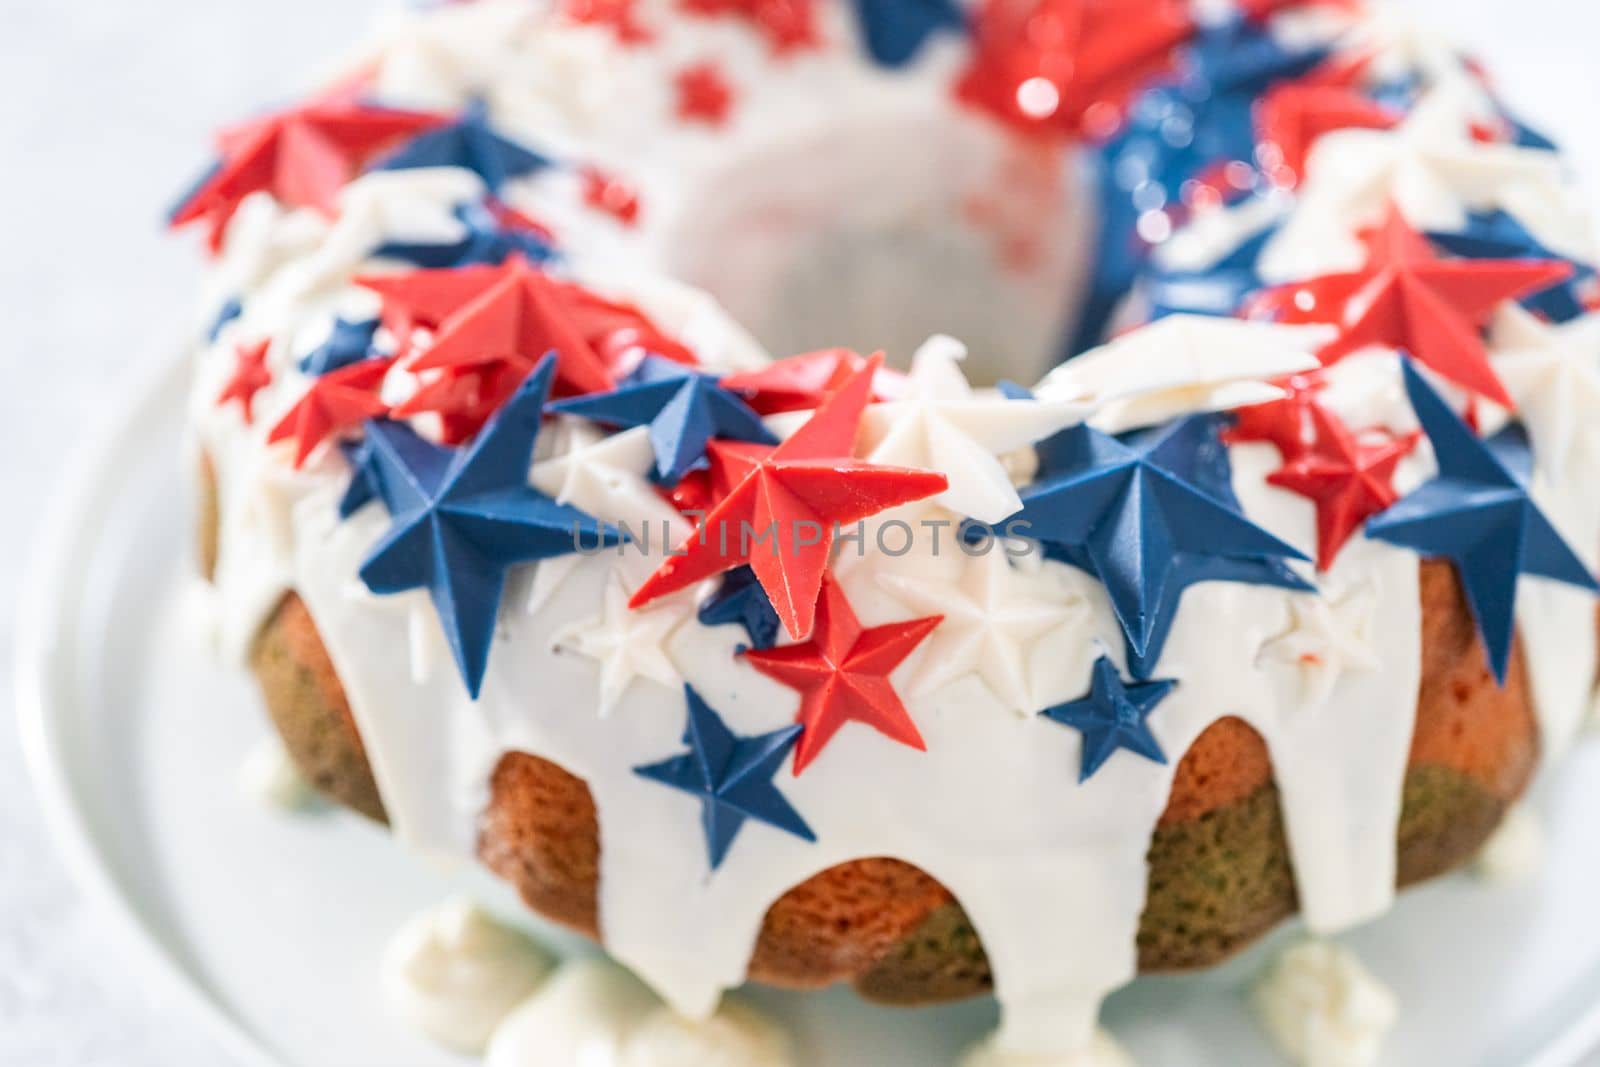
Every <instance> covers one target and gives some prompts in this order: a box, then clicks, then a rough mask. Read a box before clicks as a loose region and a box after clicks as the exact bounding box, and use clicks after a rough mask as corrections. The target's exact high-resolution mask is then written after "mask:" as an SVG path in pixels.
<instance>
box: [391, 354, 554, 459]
mask: <svg viewBox="0 0 1600 1067" xmlns="http://www.w3.org/2000/svg"><path fill="white" fill-rule="evenodd" d="M526 377H527V371H526V369H525V368H521V367H517V366H513V365H511V364H507V363H500V364H496V365H494V366H490V367H481V368H473V369H468V370H458V371H444V372H441V373H438V374H434V375H429V376H427V377H426V378H425V379H424V380H423V381H422V382H421V383H420V384H419V385H418V386H417V389H416V391H415V392H413V393H412V394H411V395H410V396H408V397H407V398H406V399H405V400H403V401H401V402H400V403H399V404H397V405H395V409H394V411H393V412H392V413H391V414H393V415H394V416H395V417H396V418H402V419H409V418H412V417H414V416H417V415H429V414H431V415H436V416H438V419H439V439H440V441H442V442H443V443H444V444H447V445H459V444H461V443H463V442H465V441H470V440H472V439H473V438H474V437H476V436H477V435H478V431H479V430H481V429H483V426H484V424H485V423H487V422H488V421H489V419H490V417H491V416H493V415H494V413H495V412H497V411H499V410H500V407H501V405H502V404H504V403H505V402H506V401H507V400H509V399H511V395H512V394H513V393H515V392H516V391H517V386H518V385H520V384H521V383H522V380H523V379H524V378H526Z"/></svg>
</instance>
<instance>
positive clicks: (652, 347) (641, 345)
mask: <svg viewBox="0 0 1600 1067" xmlns="http://www.w3.org/2000/svg"><path fill="white" fill-rule="evenodd" d="M556 285H557V289H558V290H559V291H560V293H561V297H562V300H563V301H564V302H565V303H566V306H567V307H568V309H570V311H571V312H572V316H573V318H574V319H575V320H576V321H577V323H578V328H579V329H580V330H581V331H582V333H583V335H584V337H585V339H587V340H588V342H589V344H591V345H592V346H594V350H595V351H596V352H598V353H600V358H601V359H602V360H604V361H605V364H606V370H607V371H608V372H609V373H610V375H611V377H612V378H613V379H614V380H616V381H621V380H622V379H623V378H626V377H627V376H628V375H630V374H632V373H633V372H634V371H635V370H637V369H638V366H639V361H640V360H642V359H643V358H644V357H645V355H646V354H647V353H648V354H649V355H653V356H660V357H661V358H662V359H670V360H672V361H673V362H674V363H682V364H684V365H685V366H689V367H693V366H696V365H698V364H699V362H700V360H699V358H698V357H696V356H695V354H694V352H693V351H692V350H691V349H690V348H689V347H688V346H687V345H685V344H683V343H681V342H679V341H675V340H673V339H672V338H670V337H668V336H667V335H666V334H664V333H662V332H661V330H660V328H659V327H657V326H656V324H655V323H654V322H652V321H650V318H649V316H647V315H646V314H645V313H644V312H642V311H640V310H639V309H638V308H636V307H633V306H631V305H629V304H621V303H618V302H616V301H614V300H607V299H605V298H604V297H601V296H598V295H596V294H595V293H592V292H590V291H589V290H587V289H584V288H582V287H581V286H577V285H573V284H571V283H570V282H557V283H556Z"/></svg>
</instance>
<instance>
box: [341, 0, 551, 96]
mask: <svg viewBox="0 0 1600 1067" xmlns="http://www.w3.org/2000/svg"><path fill="white" fill-rule="evenodd" d="M534 24H535V13H534V10H533V9H532V8H530V7H529V6H528V5H527V4H526V3H524V2H522V0H484V2H479V3H475V4H455V5H450V6H446V7H439V8H435V9H433V10H430V11H425V12H408V13H406V14H403V15H400V16H398V17H396V18H393V19H391V20H390V21H389V22H388V24H387V25H385V26H384V27H383V28H382V29H381V31H380V36H379V40H378V44H377V46H376V47H375V48H374V49H373V50H372V52H371V53H370V54H369V55H368V57H367V62H368V63H369V64H371V69H372V91H373V93H374V94H375V95H377V96H378V97H379V98H380V99H382V100H384V101H386V102H389V103H391V104H393V105H396V106H405V107H421V108H439V109H451V108H458V107H461V106H463V105H465V104H466V103H467V102H468V101H470V100H472V99H473V98H474V97H478V96H482V95H484V94H485V92H487V91H488V90H490V89H491V88H493V87H494V86H495V85H497V84H500V83H501V82H503V81H504V80H505V75H506V74H507V73H508V72H507V70H506V66H507V65H508V64H509V63H510V62H512V60H513V59H514V55H515V50H516V46H517V45H518V44H519V43H522V42H523V41H524V39H525V36H526V34H525V31H526V30H527V29H528V28H529V27H531V26H533V25H534Z"/></svg>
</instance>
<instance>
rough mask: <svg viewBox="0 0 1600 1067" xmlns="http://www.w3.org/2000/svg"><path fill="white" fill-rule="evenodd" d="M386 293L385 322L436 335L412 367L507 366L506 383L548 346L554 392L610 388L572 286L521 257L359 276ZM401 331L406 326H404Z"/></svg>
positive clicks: (528, 369) (519, 376)
mask: <svg viewBox="0 0 1600 1067" xmlns="http://www.w3.org/2000/svg"><path fill="white" fill-rule="evenodd" d="M357 281H358V283H359V284H361V285H363V286H365V287H366V288H368V289H371V290H373V291H374V292H376V293H378V295H379V296H381V297H382V298H383V308H384V319H385V323H386V325H389V326H390V327H391V329H396V331H397V333H399V335H400V336H404V335H405V334H406V333H409V330H408V329H405V327H407V326H408V325H417V326H425V327H428V328H430V329H432V330H433V341H432V343H431V344H430V345H428V347H427V348H426V349H425V350H423V351H422V352H421V353H420V354H419V355H417V356H416V357H414V358H413V359H412V361H411V364H410V369H412V370H415V371H427V370H436V369H450V370H453V371H459V370H467V369H472V370H485V369H492V368H498V367H505V368H509V369H510V370H511V371H512V372H513V373H514V376H515V381H513V382H511V383H510V384H511V387H512V388H515V386H516V385H517V384H518V383H520V382H521V381H522V379H523V378H525V377H527V376H528V374H529V373H531V372H532V370H533V367H534V365H535V364H536V363H538V362H539V360H540V359H542V358H543V357H544V355H545V353H547V352H551V351H554V352H555V353H556V390H557V392H559V393H561V394H563V395H574V394H581V393H594V392H603V391H605V390H608V389H611V388H614V387H615V384H616V383H615V379H613V378H612V376H611V373H610V371H609V370H608V369H607V367H606V364H605V360H603V359H602V358H601V356H600V354H599V353H598V352H596V351H595V350H594V346H593V345H591V344H590V343H589V340H588V339H587V338H586V337H585V336H584V334H583V331H582V329H581V328H580V325H579V322H578V319H577V317H576V316H575V315H574V314H573V310H572V307H571V306H570V301H569V300H568V299H567V297H568V294H569V292H570V290H568V289H563V287H562V286H561V285H560V284H559V283H557V282H556V281H555V280H554V279H552V278H551V277H550V276H549V275H547V274H545V273H544V272H543V271H541V270H539V269H538V268H537V267H534V266H533V265H532V264H530V263H529V262H528V261H527V260H526V259H523V258H522V257H520V256H517V257H513V258H512V259H510V260H508V261H507V262H506V263H504V264H502V265H500V266H472V267H457V268H446V269H443V270H419V271H412V272H410V273H407V274H396V275H378V276H372V277H364V278H359V279H357ZM402 331H403V332H402Z"/></svg>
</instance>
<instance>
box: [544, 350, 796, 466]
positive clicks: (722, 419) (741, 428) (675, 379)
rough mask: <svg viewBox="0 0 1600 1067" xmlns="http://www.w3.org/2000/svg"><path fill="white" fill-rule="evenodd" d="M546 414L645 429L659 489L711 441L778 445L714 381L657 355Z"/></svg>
mask: <svg viewBox="0 0 1600 1067" xmlns="http://www.w3.org/2000/svg"><path fill="white" fill-rule="evenodd" d="M550 410H552V411H559V412H561V413H562V414H565V415H582V416H583V417H584V418H588V419H594V420H595V421H596V422H603V423H607V424H609V425H611V426H619V427H622V428H624V429H626V428H628V427H632V426H646V425H648V426H649V427H650V448H651V451H653V452H654V453H655V458H656V471H655V473H656V480H657V481H659V482H661V483H662V484H664V485H676V484H677V483H678V479H680V478H682V477H683V476H684V475H685V474H687V473H689V471H691V470H693V469H694V468H695V467H697V466H699V465H700V464H701V463H702V462H703V461H704V459H705V454H706V443H707V442H708V441H710V440H711V439H712V438H713V437H731V438H733V439H734V440H737V441H754V442H757V443H759V444H766V445H775V444H777V443H778V439H777V438H776V437H774V436H773V435H772V433H771V431H769V430H768V429H767V428H766V427H765V426H763V425H762V424H761V416H759V415H757V414H756V413H755V412H754V411H752V410H751V409H750V407H749V405H747V404H746V403H745V402H744V401H743V400H740V399H739V398H738V397H737V396H735V395H734V394H733V393H730V392H728V390H726V389H723V388H722V387H721V386H719V385H718V384H717V379H716V378H714V377H712V376H710V375H708V374H701V373H699V372H697V371H694V370H691V369H690V368H688V367H685V366H684V365H683V364H681V363H674V362H673V361H672V360H670V359H661V358H660V357H656V356H646V357H645V359H644V361H643V362H642V363H640V364H639V369H638V370H636V371H634V373H633V374H632V375H630V376H629V377H628V379H627V380H626V381H624V382H623V383H622V384H621V385H619V386H618V387H617V388H616V389H614V390H613V391H611V392H609V393H591V394H590V395H588V396H579V397H574V398H572V399H571V400H562V401H559V402H557V403H555V404H551V405H550Z"/></svg>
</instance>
